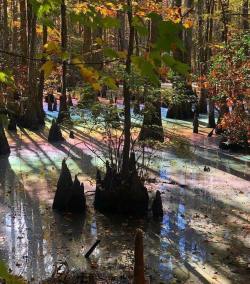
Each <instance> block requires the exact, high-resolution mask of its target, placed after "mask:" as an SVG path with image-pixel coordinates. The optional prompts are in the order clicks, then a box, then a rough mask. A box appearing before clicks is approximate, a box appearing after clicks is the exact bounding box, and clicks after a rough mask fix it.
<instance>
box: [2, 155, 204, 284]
mask: <svg viewBox="0 0 250 284" xmlns="http://www.w3.org/2000/svg"><path fill="white" fill-rule="evenodd" d="M167 206H168V209H167V210H165V211H166V214H165V215H164V218H163V221H162V222H156V221H152V220H134V219H133V218H128V219H121V218H120V217H107V216H104V215H102V214H99V213H97V212H92V211H90V210H89V212H88V213H87V215H86V216H75V215H68V214H66V215H59V214H57V213H54V212H53V211H52V210H51V208H50V207H49V206H48V204H45V203H42V202H40V201H39V191H38V190H36V189H34V190H33V191H31V192H27V191H26V190H25V185H23V181H22V180H20V179H19V178H18V176H17V175H16V174H15V172H14V171H13V170H12V168H11V165H10V163H9V160H8V159H7V158H6V159H5V158H4V159H1V161H0V218H1V219H0V220H1V229H0V233H1V250H0V255H1V258H3V260H4V261H5V262H6V263H7V264H8V265H9V267H10V269H11V270H12V271H13V273H15V274H18V275H19V274H21V275H24V276H25V277H26V278H27V279H28V280H32V279H36V280H39V279H42V278H45V277H48V276H49V275H50V274H51V272H52V270H53V265H54V264H55V263H56V262H57V261H60V260H66V261H67V262H68V264H69V266H70V267H74V268H82V269H91V263H90V262H87V261H86V260H85V258H84V253H86V251H87V250H88V249H89V247H90V246H91V245H92V244H93V243H94V241H95V240H96V239H97V238H98V239H101V243H100V245H99V246H98V248H97V249H96V250H95V251H94V253H93V255H92V257H91V259H92V261H95V262H96V263H97V264H98V265H99V267H100V269H101V270H103V271H106V272H110V271H112V272H114V271H117V272H118V273H120V274H123V273H124V271H126V270H130V271H131V270H132V268H133V250H134V234H135V229H136V228H138V227H140V228H142V229H143V230H144V232H145V259H146V268H147V273H148V274H150V275H151V277H152V280H153V281H156V282H153V283H157V281H158V280H159V279H161V280H162V281H168V280H170V279H172V278H173V277H174V272H173V271H174V268H175V266H176V265H179V262H180V261H182V262H183V261H185V260H186V259H187V257H188V255H189V254H192V252H193V250H194V249H195V250H196V258H197V261H202V262H203V261H205V259H206V250H205V248H204V246H202V242H201V240H200V236H199V235H197V234H196V233H195V232H194V231H193V230H192V229H191V228H189V226H188V224H187V222H186V220H185V216H184V214H185V205H184V204H183V203H182V202H181V200H180V201H178V202H174V203H172V204H168V205H167ZM164 283H165V282H164Z"/></svg>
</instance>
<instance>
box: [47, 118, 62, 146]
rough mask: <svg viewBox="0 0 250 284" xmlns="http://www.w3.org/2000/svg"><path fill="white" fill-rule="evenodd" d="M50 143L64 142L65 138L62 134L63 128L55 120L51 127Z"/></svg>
mask: <svg viewBox="0 0 250 284" xmlns="http://www.w3.org/2000/svg"><path fill="white" fill-rule="evenodd" d="M48 141H49V142H61V141H64V138H63V136H62V132H61V128H60V126H59V125H58V123H57V122H56V121H55V120H54V119H53V121H52V125H51V127H50V130H49V136H48Z"/></svg>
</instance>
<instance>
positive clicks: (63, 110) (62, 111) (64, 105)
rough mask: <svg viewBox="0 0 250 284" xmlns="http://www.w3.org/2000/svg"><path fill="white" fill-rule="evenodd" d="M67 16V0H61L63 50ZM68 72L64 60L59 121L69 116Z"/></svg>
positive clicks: (63, 47) (65, 38) (65, 39)
mask: <svg viewBox="0 0 250 284" xmlns="http://www.w3.org/2000/svg"><path fill="white" fill-rule="evenodd" d="M67 36H68V33H67V18H66V5H65V0H62V2H61V47H62V51H66V50H67ZM66 74H67V63H66V61H65V60H64V61H63V63H62V88H61V96H60V110H59V114H58V122H62V121H63V120H64V119H66V118H68V117H69V116H68V108H67V95H66V88H67V85H66Z"/></svg>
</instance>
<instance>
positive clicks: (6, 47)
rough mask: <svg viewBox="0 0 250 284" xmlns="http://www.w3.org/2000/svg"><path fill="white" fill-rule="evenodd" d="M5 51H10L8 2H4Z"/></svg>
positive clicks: (4, 0) (5, 0)
mask: <svg viewBox="0 0 250 284" xmlns="http://www.w3.org/2000/svg"><path fill="white" fill-rule="evenodd" d="M3 29H4V37H3V40H4V44H3V47H4V50H9V26H8V1H7V0H3Z"/></svg>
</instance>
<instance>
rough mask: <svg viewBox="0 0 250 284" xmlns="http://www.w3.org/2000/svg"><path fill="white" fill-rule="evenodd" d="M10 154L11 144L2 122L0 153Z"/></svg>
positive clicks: (0, 126)
mask: <svg viewBox="0 0 250 284" xmlns="http://www.w3.org/2000/svg"><path fill="white" fill-rule="evenodd" d="M8 154H10V146H9V143H8V140H7V138H6V135H5V132H4V128H3V125H2V123H1V122H0V155H8Z"/></svg>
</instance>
